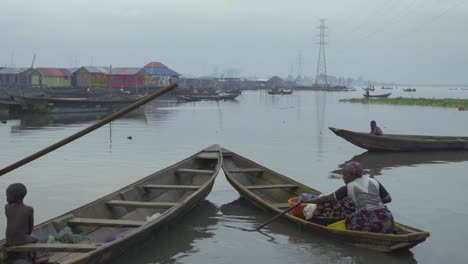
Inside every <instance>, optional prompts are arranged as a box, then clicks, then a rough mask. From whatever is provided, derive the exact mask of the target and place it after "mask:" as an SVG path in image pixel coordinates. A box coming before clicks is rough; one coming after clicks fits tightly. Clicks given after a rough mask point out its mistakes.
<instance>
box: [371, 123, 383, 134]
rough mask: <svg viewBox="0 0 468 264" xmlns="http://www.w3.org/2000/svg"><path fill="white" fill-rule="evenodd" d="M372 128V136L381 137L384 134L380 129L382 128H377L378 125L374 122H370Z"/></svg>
mask: <svg viewBox="0 0 468 264" xmlns="http://www.w3.org/2000/svg"><path fill="white" fill-rule="evenodd" d="M370 128H371V134H372V135H376V136H381V135H382V134H383V133H382V129H380V127H378V126H377V123H376V122H375V121H374V120H372V121H371V122H370Z"/></svg>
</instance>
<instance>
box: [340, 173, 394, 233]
mask: <svg viewBox="0 0 468 264" xmlns="http://www.w3.org/2000/svg"><path fill="white" fill-rule="evenodd" d="M387 195H388V192H387V190H385V188H384V187H383V185H381V184H380V183H379V182H378V181H377V180H375V179H373V178H369V177H368V176H362V177H359V178H357V179H355V180H354V181H352V182H350V183H348V184H347V185H346V186H343V187H341V188H340V189H338V190H337V191H336V192H335V198H336V200H338V201H340V200H343V199H345V198H346V197H349V198H351V200H352V201H353V203H354V206H355V211H354V212H353V213H351V214H350V215H348V216H347V217H346V227H347V229H349V230H356V231H368V232H375V233H386V234H388V233H392V232H393V230H394V221H393V216H392V213H391V212H390V211H389V210H388V208H387V207H386V206H385V205H384V204H383V202H382V198H384V197H385V196H387Z"/></svg>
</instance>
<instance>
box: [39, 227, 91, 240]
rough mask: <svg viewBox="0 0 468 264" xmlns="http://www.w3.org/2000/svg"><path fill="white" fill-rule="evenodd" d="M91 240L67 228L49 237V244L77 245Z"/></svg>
mask: <svg viewBox="0 0 468 264" xmlns="http://www.w3.org/2000/svg"><path fill="white" fill-rule="evenodd" d="M87 240H89V238H87V237H86V236H83V235H78V234H73V232H72V231H71V229H70V227H65V228H64V229H62V230H60V232H58V233H56V234H55V235H53V236H49V241H47V242H48V243H65V244H77V243H80V242H83V241H87Z"/></svg>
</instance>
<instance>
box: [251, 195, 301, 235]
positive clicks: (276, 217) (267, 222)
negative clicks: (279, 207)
mask: <svg viewBox="0 0 468 264" xmlns="http://www.w3.org/2000/svg"><path fill="white" fill-rule="evenodd" d="M301 204H302V201H300V202H299V203H297V204H296V205H294V206H292V207H290V208H288V209H286V210H284V211H283V212H282V213H281V214H279V215H277V216H275V217H273V218H271V219H270V220H268V221H266V222H265V223H263V224H261V225H259V226H257V228H255V230H256V231H260V229H261V228H262V227H264V226H266V225H268V224H269V223H271V222H273V221H275V220H276V219H278V218H280V217H281V216H283V215H285V214H287V213H288V212H289V211H291V210H293V209H294V208H296V207H298V206H299V205H301Z"/></svg>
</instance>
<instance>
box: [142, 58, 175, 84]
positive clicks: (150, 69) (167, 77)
mask: <svg viewBox="0 0 468 264" xmlns="http://www.w3.org/2000/svg"><path fill="white" fill-rule="evenodd" d="M143 69H144V70H145V72H146V73H147V74H148V76H147V78H146V80H145V85H146V86H149V87H161V86H166V85H169V84H170V83H171V81H172V80H174V79H178V78H179V76H180V74H178V73H177V72H175V71H173V70H171V69H170V68H168V67H167V66H166V65H164V64H162V63H161V62H157V61H154V62H150V63H148V64H146V65H145V67H144V68H143Z"/></svg>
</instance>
